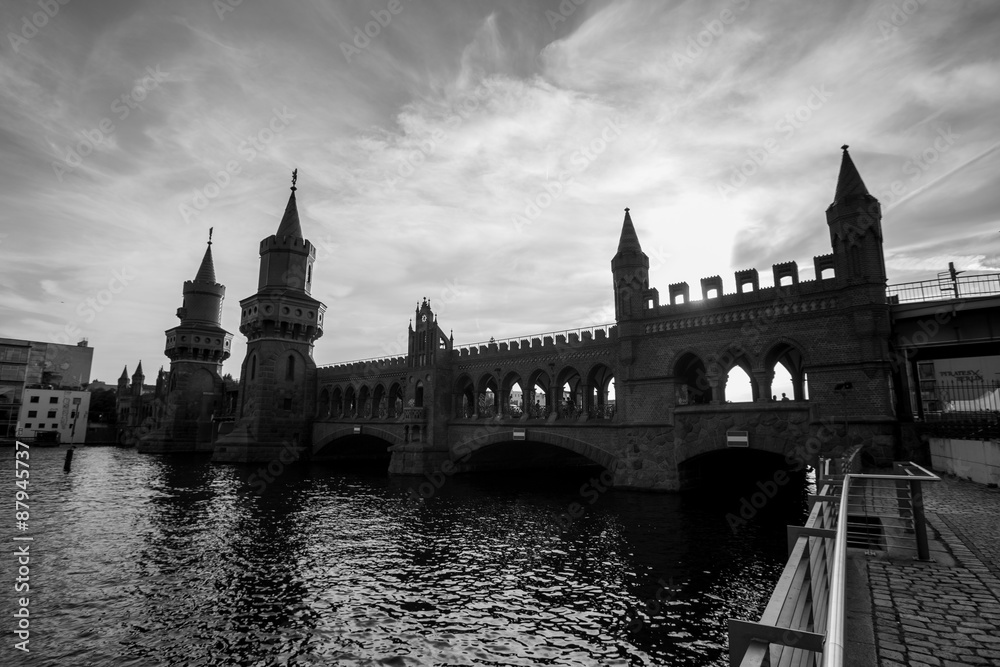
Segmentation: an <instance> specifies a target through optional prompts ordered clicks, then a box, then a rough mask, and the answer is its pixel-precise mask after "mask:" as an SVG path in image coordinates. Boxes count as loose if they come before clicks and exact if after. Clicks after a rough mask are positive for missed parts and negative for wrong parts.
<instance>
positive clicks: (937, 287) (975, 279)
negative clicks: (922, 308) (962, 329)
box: [885, 273, 1000, 303]
mask: <svg viewBox="0 0 1000 667" xmlns="http://www.w3.org/2000/svg"><path fill="white" fill-rule="evenodd" d="M946 276H947V274H945V276H942V277H939V278H938V279H937V280H920V281H917V282H912V283H899V284H897V285H888V286H887V287H886V288H885V292H886V296H887V297H888V298H889V303H916V302H919V301H940V300H942V299H958V298H963V297H975V296H997V295H1000V273H983V274H977V275H971V276H957V277H956V278H954V279H952V278H950V277H946Z"/></svg>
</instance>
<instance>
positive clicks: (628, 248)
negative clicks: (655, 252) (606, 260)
mask: <svg viewBox="0 0 1000 667" xmlns="http://www.w3.org/2000/svg"><path fill="white" fill-rule="evenodd" d="M611 273H612V276H613V279H614V281H615V320H618V321H621V320H626V319H630V318H633V317H638V316H639V314H640V312H641V311H642V306H643V303H642V300H643V297H644V293H645V292H646V290H648V289H649V257H647V256H646V253H644V252H643V251H642V246H640V245H639V236H638V235H637V234H636V233H635V227H634V226H633V225H632V217H631V216H630V215H629V212H628V209H627V208H626V209H625V221H624V222H623V223H622V235H621V238H620V240H619V241H618V252H617V253H615V256H614V258H613V259H612V260H611Z"/></svg>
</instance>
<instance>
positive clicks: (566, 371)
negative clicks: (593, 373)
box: [553, 366, 583, 419]
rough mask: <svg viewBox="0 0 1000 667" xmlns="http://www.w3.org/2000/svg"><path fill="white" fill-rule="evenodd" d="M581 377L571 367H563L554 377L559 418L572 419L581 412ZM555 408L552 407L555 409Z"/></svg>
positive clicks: (578, 372)
mask: <svg viewBox="0 0 1000 667" xmlns="http://www.w3.org/2000/svg"><path fill="white" fill-rule="evenodd" d="M582 385H583V376H582V375H580V371H578V370H577V369H576V368H575V367H573V366H563V367H562V368H561V369H559V373H558V374H557V375H556V384H555V388H554V389H555V391H554V392H553V393H554V394H555V395H556V396H555V398H556V399H557V401H558V409H559V416H560V417H563V418H566V419H568V418H572V417H575V416H577V415H578V414H579V413H580V412H581V411H582V410H583V391H582V389H583V386H582ZM555 407H556V406H553V408H555Z"/></svg>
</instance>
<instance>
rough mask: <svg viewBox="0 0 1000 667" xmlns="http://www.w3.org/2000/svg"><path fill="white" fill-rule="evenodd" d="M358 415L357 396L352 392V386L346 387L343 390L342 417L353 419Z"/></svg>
mask: <svg viewBox="0 0 1000 667" xmlns="http://www.w3.org/2000/svg"><path fill="white" fill-rule="evenodd" d="M357 413H358V396H357V393H356V392H355V391H354V385H351V384H349V385H347V389H345V390H344V416H345V417H354V416H355V415H357Z"/></svg>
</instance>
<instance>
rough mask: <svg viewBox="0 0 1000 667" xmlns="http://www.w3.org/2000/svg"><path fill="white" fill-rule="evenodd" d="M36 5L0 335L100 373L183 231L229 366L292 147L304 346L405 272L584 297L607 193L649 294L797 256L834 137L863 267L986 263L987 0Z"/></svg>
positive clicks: (820, 237)
mask: <svg viewBox="0 0 1000 667" xmlns="http://www.w3.org/2000/svg"><path fill="white" fill-rule="evenodd" d="M46 2H47V0H42V1H41V2H38V0H33V1H28V0H18V1H15V0H5V1H4V2H3V3H2V5H0V25H2V27H3V32H4V36H3V40H2V41H3V43H2V46H0V100H2V101H0V150H2V154H3V160H2V161H0V335H2V336H9V337H14V338H28V339H36V340H54V341H60V342H61V341H65V340H66V339H70V342H76V339H77V338H79V337H81V336H85V337H87V338H89V340H90V344H91V345H92V346H93V347H94V348H95V354H94V372H93V377H94V378H97V379H101V380H106V381H113V380H114V379H115V378H116V377H117V376H118V374H119V373H120V372H121V368H122V366H123V365H124V364H128V366H129V370H130V372H131V370H132V369H133V367H134V365H135V363H136V361H138V360H139V359H142V361H143V365H144V368H145V369H146V370H147V376H148V375H149V371H151V370H155V369H156V368H157V367H158V366H159V365H160V364H164V365H166V364H167V359H166V358H165V357H164V356H163V340H164V337H163V331H164V330H165V329H167V328H170V327H172V326H174V325H175V324H176V323H177V320H176V318H175V316H174V312H175V310H176V308H177V307H178V306H180V305H181V286H182V283H183V281H185V280H189V279H191V278H193V277H194V274H195V272H196V270H197V268H198V263H199V260H200V258H201V256H202V253H203V251H204V247H205V241H206V238H207V236H208V230H209V228H210V227H214V229H215V237H214V240H215V243H214V245H213V251H214V253H215V262H216V270H217V275H218V278H219V280H220V282H222V283H224V284H225V285H226V286H227V299H226V307H225V315H224V319H223V326H225V327H226V328H227V329H228V330H230V331H232V332H234V333H236V337H235V340H236V347H235V351H234V355H233V358H232V359H230V360H229V361H228V362H227V363H226V370H227V371H229V372H233V373H234V374H238V372H239V364H240V361H241V360H242V356H243V353H244V350H245V345H244V341H243V338H242V336H240V335H239V333H238V326H239V305H238V302H239V300H240V299H243V298H246V297H247V296H250V295H251V294H252V293H253V292H254V290H255V289H256V279H257V267H258V254H257V253H258V243H259V241H260V240H261V239H262V238H264V237H266V236H269V235H271V234H273V233H274V231H275V230H276V229H277V225H278V222H279V220H280V217H281V213H282V211H283V209H284V206H285V203H286V201H287V197H288V186H289V185H290V183H289V181H290V173H291V171H292V169H293V168H298V170H299V181H298V186H299V189H298V192H297V195H298V201H299V212H300V215H301V219H302V227H303V230H304V232H305V235H306V236H307V238H309V239H310V240H311V241H312V242H313V244H314V245H315V246H316V247H317V249H318V252H317V265H316V273H315V288H314V296H316V297H317V298H319V299H321V300H322V301H323V302H325V303H326V304H327V306H328V308H329V310H328V315H327V320H326V324H327V329H326V331H325V333H324V336H323V337H322V338H321V339H320V340H319V341H318V342H317V345H316V350H315V357H316V360H317V362H319V363H321V364H322V363H332V362H334V361H344V360H350V359H357V358H362V357H371V356H379V355H384V354H387V353H392V352H395V351H396V350H397V349H398V348H397V347H396V343H397V341H398V340H399V339H400V336H402V335H403V334H404V333H405V331H406V326H407V322H408V320H409V318H410V317H411V316H412V314H413V309H414V307H415V306H416V304H417V302H418V301H419V300H420V299H421V298H423V297H428V298H430V299H431V302H432V305H433V306H434V307H435V310H436V311H437V312H438V314H439V320H440V323H441V325H442V326H443V327H444V328H445V329H446V330H448V329H454V335H455V340H456V342H457V343H462V342H474V341H480V340H485V339H488V338H490V337H491V336H495V337H497V338H503V337H507V336H513V335H518V334H528V333H535V332H543V331H553V330H561V329H569V328H575V327H583V326H590V325H594V324H601V323H605V322H608V321H611V320H613V319H614V316H613V307H612V293H611V272H610V261H611V257H612V256H613V255H614V252H615V249H616V246H617V242H618V235H619V231H620V228H621V221H622V215H623V212H622V209H623V208H624V207H626V206H629V207H631V211H632V218H633V220H634V222H635V225H636V228H637V231H638V234H639V238H640V240H641V242H642V244H643V249H644V250H645V251H646V253H647V254H648V255H649V257H650V264H651V271H650V278H651V282H652V284H653V286H655V287H658V288H659V289H660V292H661V294H666V291H667V289H666V288H667V285H668V284H670V283H675V282H681V281H687V282H688V283H690V284H691V285H692V288H693V290H692V291H697V285H698V281H699V279H700V278H702V277H706V276H711V275H715V274H719V275H721V276H722V277H723V280H724V282H725V287H726V291H727V292H731V291H734V282H733V277H732V276H733V271H734V270H737V269H743V268H751V267H755V268H757V269H758V270H759V271H761V274H762V283H764V284H771V278H770V266H771V264H773V263H777V262H782V261H788V260H795V261H797V262H798V264H799V267H800V273H801V276H802V277H803V278H805V279H808V278H811V277H812V269H811V266H812V257H813V256H814V255H817V254H824V253H827V252H829V251H830V245H829V234H828V231H827V227H826V222H825V217H824V210H825V209H826V207H827V205H828V204H829V203H830V201H831V200H832V198H833V192H834V187H835V185H836V177H837V170H838V166H839V162H840V155H841V151H840V150H839V147H840V146H841V144H845V143H846V144H850V146H851V149H850V150H851V154H852V156H853V158H854V161H855V163H856V164H857V165H858V168H859V170H860V171H861V174H862V176H863V177H864V179H865V182H866V183H867V185H868V187H869V189H870V190H871V191H872V192H873V194H875V195H876V196H877V197H879V199H880V200H881V201H882V204H883V210H884V221H883V225H884V232H885V251H886V257H887V267H888V271H889V280H890V282H904V281H909V280H921V279H927V278H933V277H935V276H936V273H937V272H938V271H941V270H944V269H945V268H946V267H947V264H948V262H949V261H953V262H955V264H956V265H957V266H958V267H959V268H960V269H965V270H967V271H969V272H991V271H998V270H1000V234H998V231H1000V221H998V217H1000V213H998V212H1000V188H998V187H997V183H998V177H1000V151H998V150H997V149H998V145H1000V114H998V113H997V109H998V108H1000V64H998V61H997V58H998V55H997V49H996V46H997V44H996V35H997V34H998V32H1000V5H997V4H996V3H995V2H991V1H989V0H983V1H982V2H917V1H916V0H908V1H907V2H902V1H899V2H893V1H892V0H890V1H889V2H841V1H838V2H818V1H816V0H812V1H807V2H803V1H802V0H794V1H792V0H790V1H787V2H763V1H760V0H723V1H719V2H696V1H694V0H691V1H689V2H652V1H646V0H642V1H640V0H631V1H630V0H616V1H614V2H607V1H602V0H563V2H562V3H561V4H560V2H559V0H550V1H544V2H542V1H540V2H527V1H515V2H510V1H507V2H500V1H499V0H498V1H496V2H487V1H485V0H481V1H474V2H444V1H436V2H434V1H419V0H400V1H399V2H396V1H395V0H394V1H393V2H390V1H389V0H371V1H368V2H361V1H353V0H352V1H350V2H348V1H347V0H341V1H336V0H303V1H301V2H282V3H276V2H264V0H242V2H238V1H237V0H215V2H211V1H209V0H197V1H195V0H180V1H171V2H169V3H166V2H153V1H152V0H145V1H139V2H136V1H133V0H129V1H127V2H126V1H124V0H121V1H117V0H102V1H101V2H85V1H84V0H74V1H72V2H68V3H67V4H65V5H59V4H57V3H56V2H55V1H54V0H51V4H50V5H46ZM46 7H47V11H48V14H46V13H45V11H46ZM50 15H51V16H50ZM39 26H40V27H39ZM366 33H367V34H366ZM741 170H742V171H741Z"/></svg>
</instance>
